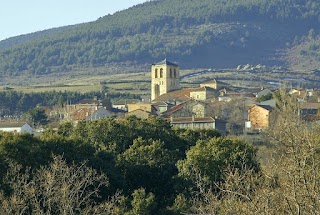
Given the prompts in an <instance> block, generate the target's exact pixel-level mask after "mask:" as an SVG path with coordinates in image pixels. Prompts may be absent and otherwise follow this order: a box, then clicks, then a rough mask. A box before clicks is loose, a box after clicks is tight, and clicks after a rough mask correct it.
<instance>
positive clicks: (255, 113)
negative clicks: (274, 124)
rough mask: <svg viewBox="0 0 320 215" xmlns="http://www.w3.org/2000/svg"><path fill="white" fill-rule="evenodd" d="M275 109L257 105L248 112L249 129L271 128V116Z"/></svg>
mask: <svg viewBox="0 0 320 215" xmlns="http://www.w3.org/2000/svg"><path fill="white" fill-rule="evenodd" d="M272 110H273V108H272V107H271V106H269V105H259V104H256V105H254V106H253V107H251V108H249V110H248V121H249V122H246V128H247V129H253V130H261V129H266V128H268V127H269V126H270V115H271V112H272Z"/></svg>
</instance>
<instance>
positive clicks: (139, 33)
mask: <svg viewBox="0 0 320 215" xmlns="http://www.w3.org/2000/svg"><path fill="white" fill-rule="evenodd" d="M319 14H320V3H319V2H318V1H317V0H272V1H270V0H239V1H233V0H202V1H193V0H157V1H150V2H146V3H144V4H140V5H137V6H134V7H132V8H129V9H127V10H124V11H120V12H117V13H115V14H113V15H107V16H105V17H102V18H100V19H98V20H97V21H95V22H90V23H85V24H79V25H75V26H68V27H62V28H56V29H50V30H47V31H42V32H36V33H34V34H28V35H24V36H19V37H14V38H9V39H7V40H4V41H0V74H2V75H19V74H21V73H27V74H49V73H54V72H65V71H70V70H71V71H72V70H73V68H79V67H80V68H90V67H101V66H105V65H108V64H111V63H126V64H128V65H132V64H150V63H153V62H156V61H159V60H161V59H163V58H164V57H167V58H171V59H174V60H175V61H177V62H178V63H179V64H180V65H181V66H182V67H189V68H194V67H215V68H228V67H235V66H237V65H238V64H247V63H249V64H265V65H269V66H274V65H277V66H279V65H280V66H288V67H293V68H302V69H314V68H316V67H317V64H312V63H311V64H310V62H308V63H304V61H305V56H306V55H305V52H303V51H302V52H301V51H296V50H297V49H299V47H300V46H303V44H304V43H306V42H308V41H306V40H301V39H300V40H299V42H297V41H296V40H297V38H305V37H308V35H309V33H310V31H311V33H312V35H313V37H312V40H313V43H315V44H316V46H318V45H317V44H320V40H319V39H318V37H317V35H318V32H317V31H315V30H312V29H316V28H317V26H318V25H319V20H318V17H319ZM306 46H308V45H306ZM317 53H318V52H317V50H313V52H308V55H312V57H314V56H317V55H318V54H317ZM316 58H317V57H316ZM292 59H298V60H292ZM297 62H299V65H298V66H297V67H295V66H296V65H295V64H296V63H297ZM301 62H302V63H301ZM315 62H316V61H315ZM302 64H305V66H303V65H302Z"/></svg>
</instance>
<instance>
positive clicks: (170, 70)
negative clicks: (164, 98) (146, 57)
mask: <svg viewBox="0 0 320 215" xmlns="http://www.w3.org/2000/svg"><path fill="white" fill-rule="evenodd" d="M179 78H180V71H179V66H178V65H176V64H174V63H171V62H170V61H168V60H167V59H164V60H163V61H161V62H159V63H156V64H152V67H151V101H153V100H155V99H157V98H158V97H159V96H161V95H163V94H166V93H168V92H170V91H174V90H178V89H180V82H179Z"/></svg>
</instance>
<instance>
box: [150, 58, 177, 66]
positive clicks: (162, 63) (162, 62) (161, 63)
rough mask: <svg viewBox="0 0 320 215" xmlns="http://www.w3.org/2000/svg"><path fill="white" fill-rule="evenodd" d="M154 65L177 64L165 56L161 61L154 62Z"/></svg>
mask: <svg viewBox="0 0 320 215" xmlns="http://www.w3.org/2000/svg"><path fill="white" fill-rule="evenodd" d="M154 65H169V66H178V65H177V64H174V63H172V62H170V61H168V60H167V58H165V59H164V60H163V61H161V62H159V63H156V64H154Z"/></svg>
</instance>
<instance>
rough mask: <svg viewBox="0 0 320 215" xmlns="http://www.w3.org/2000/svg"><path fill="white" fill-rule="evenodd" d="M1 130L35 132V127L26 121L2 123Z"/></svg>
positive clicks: (0, 124)
mask: <svg viewBox="0 0 320 215" xmlns="http://www.w3.org/2000/svg"><path fill="white" fill-rule="evenodd" d="M0 131H5V132H14V133H29V134H33V129H32V128H31V126H30V125H29V124H28V123H26V122H15V123H0Z"/></svg>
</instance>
